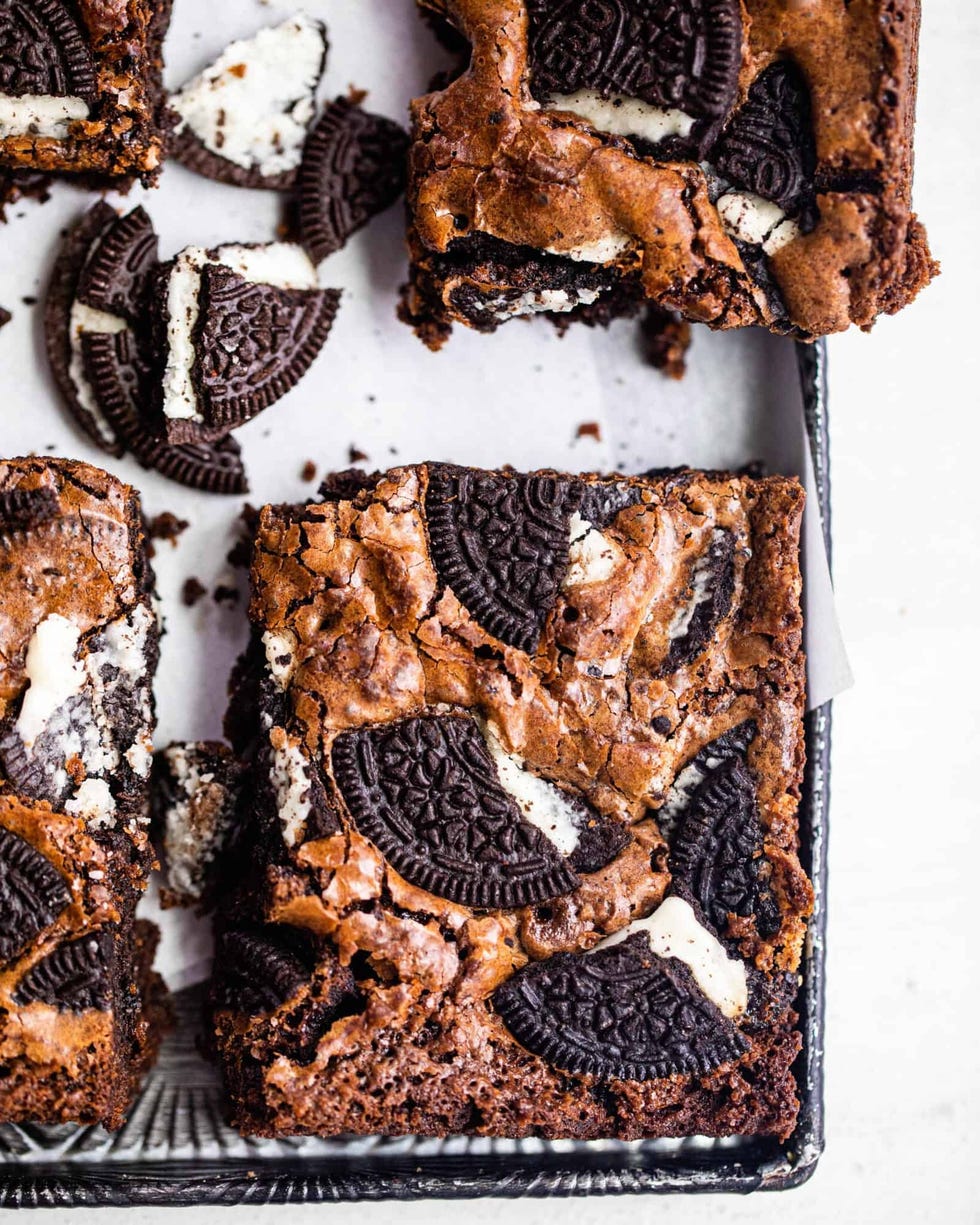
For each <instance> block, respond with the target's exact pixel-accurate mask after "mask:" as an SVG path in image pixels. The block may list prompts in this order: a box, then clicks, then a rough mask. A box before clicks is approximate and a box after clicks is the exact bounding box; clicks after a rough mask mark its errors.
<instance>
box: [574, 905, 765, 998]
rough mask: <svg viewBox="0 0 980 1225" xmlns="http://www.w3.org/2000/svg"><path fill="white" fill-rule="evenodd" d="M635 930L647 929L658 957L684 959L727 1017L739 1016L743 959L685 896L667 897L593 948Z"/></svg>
mask: <svg viewBox="0 0 980 1225" xmlns="http://www.w3.org/2000/svg"><path fill="white" fill-rule="evenodd" d="M636 932H645V933H646V935H647V937H648V938H649V940H650V948H651V950H652V951H653V952H654V953H656V955H657V956H658V957H676V958H677V960H678V961H683V962H684V964H685V965H686V966H687V967H688V969H689V970H690V971H691V973H692V974H693V975H694V980H695V982H696V983H697V984H698V986H699V987H700V988H701V990H702V991H703V992H704V994H705V995H706V996H707V997H708V999H709V1000H711V1001H712V1003H713V1004H715V1005H716V1006H717V1007H718V1008H719V1010H720V1011H721V1012H723V1013H724V1014H725V1016H726V1017H730V1018H734V1017H737V1016H739V1015H740V1014H741V1013H743V1012H744V1011H745V1009H746V1008H747V1007H748V1002H749V991H748V982H747V979H746V976H745V965H744V963H743V962H741V961H738V960H735V959H733V958H731V957H729V956H728V954H727V953H726V952H725V949H724V947H723V945H722V944H720V943H719V941H718V940H716V939H715V937H714V936H713V935H712V934H711V932H709V931H708V929H707V928H706V927H703V926H702V925H701V924H700V923H699V922H698V920H697V917H696V915H695V914H694V911H693V909H692V908H691V906H690V905H689V904H688V903H687V902H685V901H684V900H683V899H682V898H679V897H669V898H667V899H666V900H665V901H663V902H661V904H660V905H659V906H658V907H657V909H656V910H655V911H654V912H653V914H652V915H650V916H649V917H648V918H646V919H636V920H635V921H634V922H632V923H630V924H629V926H628V927H624V928H623V930H622V931H618V932H616V934H615V935H613V936H609V937H608V938H607V939H605V940H601V941H600V942H599V943H598V944H597V945H596V946H595V948H594V949H592V950H591V951H592V952H593V953H594V952H596V951H597V950H598V949H605V948H611V947H612V945H614V944H620V943H621V942H622V941H623V940H625V939H627V937H629V936H632V935H635V933H636Z"/></svg>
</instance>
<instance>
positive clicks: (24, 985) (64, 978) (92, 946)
mask: <svg viewBox="0 0 980 1225" xmlns="http://www.w3.org/2000/svg"><path fill="white" fill-rule="evenodd" d="M113 953H114V950H113V940H112V935H111V934H110V933H109V932H106V931H103V932H100V933H99V934H98V935H93V936H85V937H83V938H82V939H81V940H72V941H71V942H70V943H68V944H61V945H59V946H58V947H57V948H56V949H55V950H54V952H53V953H49V954H48V955H47V957H45V958H43V959H42V960H41V961H39V962H38V963H37V965H35V966H34V967H33V968H32V969H30V970H29V971H28V972H27V973H26V974H25V975H24V977H23V978H22V979H21V981H20V984H19V986H18V987H17V990H16V992H15V993H14V1000H15V1001H16V1003H18V1004H33V1003H44V1004H51V1005H52V1006H53V1007H55V1008H59V1009H60V1010H61V1011H62V1012H84V1011H85V1010H86V1009H88V1008H108V1006H109V1002H110V987H109V970H110V967H111V964H112V959H113Z"/></svg>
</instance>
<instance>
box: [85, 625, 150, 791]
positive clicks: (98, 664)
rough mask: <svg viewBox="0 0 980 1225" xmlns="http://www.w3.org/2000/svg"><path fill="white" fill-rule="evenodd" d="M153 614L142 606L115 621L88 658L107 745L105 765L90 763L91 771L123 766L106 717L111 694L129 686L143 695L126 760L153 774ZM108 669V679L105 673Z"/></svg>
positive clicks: (142, 774)
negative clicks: (149, 651) (149, 672)
mask: <svg viewBox="0 0 980 1225" xmlns="http://www.w3.org/2000/svg"><path fill="white" fill-rule="evenodd" d="M155 621H156V619H155V617H154V614H153V612H152V611H151V610H150V609H149V608H147V606H146V605H145V604H138V605H137V606H136V607H135V608H134V609H133V610H132V612H130V613H127V614H126V615H125V616H123V617H119V618H118V619H117V620H115V621H113V622H111V623H110V624H109V625H107V626H106V628H105V629H104V630H103V631H102V634H101V635H100V640H99V647H98V649H97V650H93V651H91V652H90V653H89V654H88V656H87V657H86V659H85V670H86V672H87V673H88V678H89V685H90V687H91V691H92V709H93V711H94V714H95V718H96V721H97V723H98V725H99V732H100V739H101V742H102V744H103V746H104V748H103V761H102V764H101V766H100V765H98V764H96V763H95V761H94V760H93V761H92V762H89V761H88V760H86V763H85V764H86V768H87V769H89V770H90V771H97V770H100V769H101V770H113V769H115V768H116V766H117V765H118V764H119V761H118V757H117V755H116V753H115V750H112V749H110V748H109V747H108V746H111V745H112V743H113V729H112V727H111V726H110V724H109V720H108V718H107V716H106V709H107V706H108V704H109V699H110V697H111V692H112V690H114V689H115V688H116V687H117V686H120V685H125V686H126V687H127V689H129V690H130V692H131V693H132V695H133V696H134V697H136V696H137V694H138V693H139V690H142V694H141V708H140V721H141V726H140V729H139V730H138V731H137V733H136V739H135V740H134V742H133V743H132V744H131V745H129V746H128V747H127V748H126V750H125V751H124V754H123V755H124V757H125V758H126V761H127V762H128V763H129V765H130V767H131V768H132V770H133V772H134V773H135V774H137V775H139V776H140V777H141V778H146V777H148V776H149V773H150V766H151V759H152V752H153V746H152V735H151V728H152V723H153V712H152V710H151V707H150V687H149V684H148V683H147V678H146V644H147V638H148V635H149V633H150V629H151V628H152V627H153V625H154V624H155ZM105 670H108V677H104V676H103V672H104V671H105Z"/></svg>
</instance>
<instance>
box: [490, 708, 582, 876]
mask: <svg viewBox="0 0 980 1225" xmlns="http://www.w3.org/2000/svg"><path fill="white" fill-rule="evenodd" d="M480 730H481V731H482V732H483V737H484V739H485V740H486V743H487V749H488V750H489V752H490V756H491V757H492V758H493V764H494V766H495V767H496V769H497V777H498V779H499V780H500V785H501V787H503V789H504V790H505V791H506V792H507V793H508V795H510V796H511V797H512V798H513V799H514V800H516V802H517V806H518V808H520V810H521V813H522V814H523V816H524V819H525V820H526V821H529V822H530V823H531V824H532V825H534V826H536V827H537V828H538V829H539V830H540V831H541V832H542V834H544V836H545V837H546V838H547V839H548V841H549V842H551V843H552V844H553V845H554V847H555V848H556V849H557V850H558V851H559V852H560V853H561V854H562V855H571V853H572V852H573V851H574V850H575V848H576V847H577V846H578V843H579V838H580V837H581V829H580V828H579V821H580V820H581V812H580V811H579V810H578V809H576V808H575V807H573V805H572V804H570V803H569V801H568V796H567V795H566V794H565V792H564V791H562V789H561V788H560V787H556V786H555V785H554V783H549V782H548V781H547V779H543V778H538V776H537V775H536V774H532V773H531V772H530V771H529V770H528V769H526V767H525V765H524V762H523V761H522V760H521V759H520V758H519V757H515V756H514V755H513V754H511V753H508V752H507V750H506V749H505V748H504V746H503V744H502V743H501V742H500V739H499V736H498V734H497V731H496V730H495V728H494V727H493V725H492V724H490V723H483V722H481V723H480Z"/></svg>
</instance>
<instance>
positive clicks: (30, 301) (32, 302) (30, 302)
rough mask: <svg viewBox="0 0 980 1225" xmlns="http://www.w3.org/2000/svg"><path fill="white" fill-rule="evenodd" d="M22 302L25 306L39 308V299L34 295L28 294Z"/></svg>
mask: <svg viewBox="0 0 980 1225" xmlns="http://www.w3.org/2000/svg"><path fill="white" fill-rule="evenodd" d="M21 302H23V303H24V305H25V306H37V298H35V297H34V295H33V294H27V295H26V297H23V298H21Z"/></svg>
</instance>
